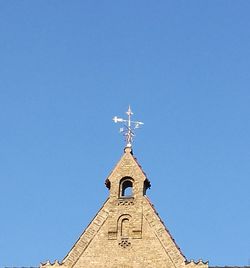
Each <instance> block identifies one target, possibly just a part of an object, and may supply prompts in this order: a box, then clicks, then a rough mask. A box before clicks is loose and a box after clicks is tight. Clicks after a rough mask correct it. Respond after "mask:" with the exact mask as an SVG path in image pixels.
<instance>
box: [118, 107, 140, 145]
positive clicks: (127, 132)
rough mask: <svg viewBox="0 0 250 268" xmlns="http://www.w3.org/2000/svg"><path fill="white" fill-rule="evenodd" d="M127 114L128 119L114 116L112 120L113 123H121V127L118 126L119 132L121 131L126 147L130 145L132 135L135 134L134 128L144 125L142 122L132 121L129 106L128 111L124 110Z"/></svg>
mask: <svg viewBox="0 0 250 268" xmlns="http://www.w3.org/2000/svg"><path fill="white" fill-rule="evenodd" d="M126 114H127V115H128V119H123V118H120V117H117V116H115V117H114V118H113V121H114V122H115V123H123V127H121V128H120V132H121V133H123V135H124V136H125V140H126V147H132V142H133V137H134V136H135V133H134V130H135V129H136V128H139V127H140V126H142V125H144V123H143V122H140V121H132V120H131V116H132V115H133V113H132V110H131V108H130V106H129V107H128V111H127V112H126Z"/></svg>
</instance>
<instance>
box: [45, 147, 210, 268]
mask: <svg viewBox="0 0 250 268" xmlns="http://www.w3.org/2000/svg"><path fill="white" fill-rule="evenodd" d="M124 181H126V183H125V184H123V182H124ZM107 185H108V187H109V188H110V197H109V199H108V200H107V201H106V203H105V204H104V205H103V207H102V208H101V210H100V211H99V212H98V214H97V215H96V217H95V218H94V219H93V221H92V222H91V224H90V225H89V226H88V227H87V229H86V230H85V232H84V233H83V234H82V235H81V237H80V238H79V240H78V241H77V242H76V243H75V245H74V246H73V248H72V249H71V250H70V252H69V253H68V255H67V256H66V257H65V258H64V260H63V261H62V263H58V262H56V263H54V264H50V263H49V262H48V263H46V264H43V265H41V268H45V267H47V268H50V267H54V268H55V267H57V266H58V267H61V268H72V267H75V268H108V267H109V268H118V267H119V268H121V267H123V268H184V267H187V268H195V267H199V268H208V264H206V263H203V262H202V261H200V262H197V263H195V262H193V261H192V262H187V260H186V258H185V257H184V256H183V254H182V253H181V251H180V249H179V248H178V246H177V245H176V244H175V242H174V240H173V239H172V237H171V235H170V233H169V232H168V231H167V230H166V228H165V226H164V224H163V223H162V221H161V219H160V218H159V216H158V215H157V213H156V211H155V210H154V208H153V207H152V205H151V203H150V201H149V200H148V198H147V197H146V196H145V190H146V187H147V185H149V182H148V181H147V179H146V176H145V174H144V173H143V171H142V170H141V168H140V166H139V165H138V163H137V161H136V160H135V159H134V157H133V156H132V154H131V151H130V150H126V151H125V154H124V155H123V157H122V158H121V160H120V161H119V162H118V164H117V166H116V167H115V169H114V171H113V172H112V173H111V174H110V176H109V178H108V180H107ZM131 185H132V194H131V196H123V192H124V191H123V190H124V189H123V188H126V187H127V186H131Z"/></svg>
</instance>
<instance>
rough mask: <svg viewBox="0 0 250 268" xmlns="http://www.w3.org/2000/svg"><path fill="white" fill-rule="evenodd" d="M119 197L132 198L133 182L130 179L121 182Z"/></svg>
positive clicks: (126, 178)
mask: <svg viewBox="0 0 250 268" xmlns="http://www.w3.org/2000/svg"><path fill="white" fill-rule="evenodd" d="M120 196H121V197H132V196H133V180H132V178H130V177H125V178H123V179H122V180H121V184H120Z"/></svg>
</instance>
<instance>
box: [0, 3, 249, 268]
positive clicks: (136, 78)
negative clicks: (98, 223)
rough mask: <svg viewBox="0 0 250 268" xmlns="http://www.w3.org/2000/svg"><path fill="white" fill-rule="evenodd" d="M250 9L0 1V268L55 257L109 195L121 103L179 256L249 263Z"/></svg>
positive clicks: (60, 256)
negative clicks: (139, 124) (137, 123)
mask: <svg viewBox="0 0 250 268" xmlns="http://www.w3.org/2000/svg"><path fill="white" fill-rule="evenodd" d="M249 14H250V1H247V0H245V1H242V0H238V1H231V0H224V1H223V0H217V1H213V0H211V1H199V0H197V1H192V0H191V1H186V0H183V1H166V0H162V1H142V0H141V1H139V0H138V1H135V0H133V1H132V0H128V1H120V0H116V1H95V0H89V1H87V0H86V1H81V0H75V1H65V0H55V1H50V0H36V1H32V0H29V1H28V0H23V1H20V0H15V1H14V0H5V1H4V0H0V128H1V132H0V181H1V187H0V212H1V217H0V267H3V266H32V265H33V266H37V265H39V263H40V262H43V261H46V260H47V259H50V260H51V261H54V260H55V259H59V260H62V259H63V257H64V256H65V255H66V254H67V252H68V251H69V249H70V248H71V246H72V245H73V243H74V242H75V241H76V240H77V239H78V237H79V235H80V234H81V232H82V231H83V230H84V228H85V227H86V226H87V225H88V223H89V222H90V221H91V219H92V218H93V216H94V215H95V213H96V212H97V211H98V209H99V208H100V207H101V205H102V203H103V202H104V201H105V199H106V198H107V196H108V190H107V189H106V188H105V186H104V181H105V179H106V177H107V176H108V174H109V173H110V171H111V170H112V168H113V167H114V165H115V164H116V162H117V161H118V160H119V159H120V157H121V155H122V153H123V147H124V142H123V138H122V136H121V135H120V134H119V133H118V126H117V125H115V124H114V123H113V122H112V120H111V119H112V117H113V116H114V115H119V116H122V115H124V112H125V111H126V109H127V107H128V104H130V105H131V107H132V109H133V111H134V115H135V117H134V118H135V119H138V120H141V121H143V122H144V123H145V125H144V127H143V129H140V130H138V132H137V137H136V140H135V143H134V154H135V156H136V157H137V159H138V161H139V162H140V164H141V165H142V167H143V169H144V171H145V172H146V174H147V176H148V178H149V179H150V181H151V184H152V187H151V189H150V191H149V192H148V196H149V198H150V199H151V201H152V202H153V203H154V205H155V207H156V209H157V211H158V212H159V213H160V215H161V218H162V219H163V220H164V222H165V224H166V226H167V227H168V228H169V230H170V232H171V234H172V235H173V237H174V238H175V239H176V241H177V244H178V245H179V246H180V248H181V249H182V251H183V253H184V254H185V256H186V257H187V258H188V259H195V260H197V259H200V258H202V259H203V260H209V261H210V265H247V264H248V263H249V262H250V195H249V190H250V73H249V72H250V71H249V70H250V15H249Z"/></svg>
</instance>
